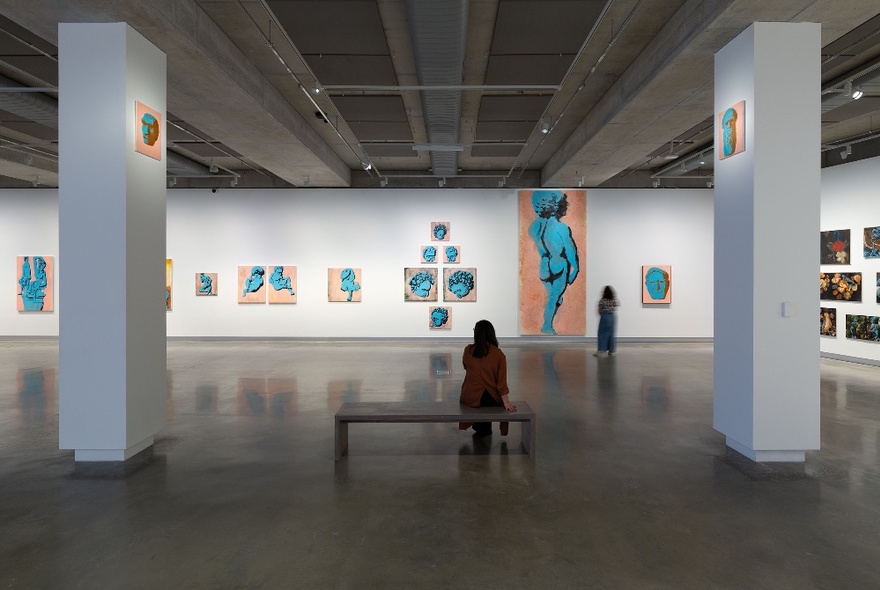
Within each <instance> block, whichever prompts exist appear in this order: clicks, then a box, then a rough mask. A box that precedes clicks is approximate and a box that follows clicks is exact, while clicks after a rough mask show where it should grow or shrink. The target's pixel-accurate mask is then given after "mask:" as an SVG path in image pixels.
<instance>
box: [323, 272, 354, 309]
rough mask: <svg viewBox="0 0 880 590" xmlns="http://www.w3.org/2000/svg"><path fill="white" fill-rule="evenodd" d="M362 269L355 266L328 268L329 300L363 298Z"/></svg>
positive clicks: (351, 300)
mask: <svg viewBox="0 0 880 590" xmlns="http://www.w3.org/2000/svg"><path fill="white" fill-rule="evenodd" d="M361 280H362V277H361V269H359V268H353V267H350V266H348V267H345V268H328V269H327V300H328V301H346V302H356V301H360V300H361Z"/></svg>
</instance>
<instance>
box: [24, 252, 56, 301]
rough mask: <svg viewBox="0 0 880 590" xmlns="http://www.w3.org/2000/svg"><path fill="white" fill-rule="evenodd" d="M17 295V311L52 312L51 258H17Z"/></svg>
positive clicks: (53, 281)
mask: <svg viewBox="0 0 880 590" xmlns="http://www.w3.org/2000/svg"><path fill="white" fill-rule="evenodd" d="M16 268H17V269H18V271H17V275H16V280H17V286H18V288H17V293H16V299H15V305H16V309H17V310H18V311H52V310H53V309H54V305H53V304H54V299H53V287H54V283H55V265H54V259H53V258H52V257H51V256H18V257H17V258H16Z"/></svg>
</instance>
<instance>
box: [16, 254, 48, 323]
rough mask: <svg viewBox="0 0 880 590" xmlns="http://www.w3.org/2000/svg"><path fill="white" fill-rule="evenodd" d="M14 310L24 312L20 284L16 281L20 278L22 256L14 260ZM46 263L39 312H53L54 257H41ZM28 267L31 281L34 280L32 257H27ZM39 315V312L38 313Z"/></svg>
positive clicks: (22, 262)
mask: <svg viewBox="0 0 880 590" xmlns="http://www.w3.org/2000/svg"><path fill="white" fill-rule="evenodd" d="M15 261H16V262H15V293H16V295H15V308H16V309H17V310H18V311H24V302H23V301H22V300H21V284H20V283H19V282H18V280H19V279H20V278H21V267H22V265H23V264H24V256H16V258H15ZM43 261H45V263H46V269H45V270H46V288H45V289H43V294H44V296H43V309H42V310H40V311H54V310H55V257H54V256H43ZM28 265H29V266H30V269H31V280H32V281H33V280H34V256H28ZM38 313H39V312H38Z"/></svg>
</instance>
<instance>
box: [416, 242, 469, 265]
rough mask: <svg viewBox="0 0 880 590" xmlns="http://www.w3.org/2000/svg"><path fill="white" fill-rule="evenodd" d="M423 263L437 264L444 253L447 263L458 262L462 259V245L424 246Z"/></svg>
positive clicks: (444, 259) (444, 260)
mask: <svg viewBox="0 0 880 590" xmlns="http://www.w3.org/2000/svg"><path fill="white" fill-rule="evenodd" d="M421 251H422V264H436V263H437V262H438V261H439V260H440V253H441V252H442V254H443V262H444V263H445V264H458V262H459V260H460V259H461V246H452V245H450V246H441V247H440V248H439V250H438V247H437V246H422V249H421Z"/></svg>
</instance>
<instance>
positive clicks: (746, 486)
mask: <svg viewBox="0 0 880 590" xmlns="http://www.w3.org/2000/svg"><path fill="white" fill-rule="evenodd" d="M462 344H463V343H441V344H438V343H412V342H407V343H308V344H305V343H260V342H244V343H238V342H236V343H229V342H222V343H192V342H188V343H187V342H172V343H170V344H169V346H168V369H169V371H168V383H169V389H170V391H169V394H168V397H167V404H166V411H167V417H168V427H167V428H166V429H165V430H164V431H162V432H161V433H160V435H159V436H158V439H157V444H156V445H155V450H154V453H153V456H152V458H151V459H149V460H147V461H145V462H143V464H141V465H140V468H137V469H135V468H132V469H130V470H128V472H120V471H119V470H107V471H106V472H102V471H101V470H81V469H79V468H78V467H76V466H75V465H74V462H73V458H72V452H71V451H59V450H58V448H57V446H58V439H57V436H58V435H57V429H58V416H57V408H58V398H57V382H58V374H57V367H58V358H57V355H58V349H57V345H56V344H55V343H54V342H21V341H6V342H0V588H88V589H93V588H101V589H107V588H113V589H116V588H125V589H127V588H145V589H146V588H150V589H152V588H169V589H182V588H306V589H312V588H314V589H324V588H328V589H329V588H357V589H361V588H395V589H400V588H407V589H410V588H419V589H421V588H444V589H445V588H492V587H501V588H536V589H544V588H605V589H617V588H624V589H628V588H636V589H640V588H648V589H653V588H675V589H691V588H693V589H701V590H702V589H713V588H719V589H721V588H723V589H763V588H768V589H774V590H782V589H789V588H791V589H799V590H802V589H808V588H828V589H835V590H838V589H849V588H853V589H863V588H864V589H875V588H880V467H878V455H880V436H878V430H880V368H876V367H866V366H860V365H853V364H847V363H842V362H837V361H822V369H821V375H822V383H821V398H822V449H821V450H819V451H813V452H809V453H808V456H807V462H806V466H805V469H804V470H803V471H802V472H801V473H797V472H790V471H776V470H761V469H749V468H747V466H744V465H743V464H741V463H739V462H738V461H736V460H735V458H734V457H731V456H729V455H727V453H726V451H725V445H724V439H723V437H722V436H721V435H720V434H718V433H717V432H715V431H714V430H713V429H712V426H711V424H712V392H711V389H712V348H711V346H710V345H703V344H650V345H645V344H628V345H627V344H625V345H623V346H622V347H621V350H620V352H619V355H618V356H617V357H614V358H598V359H597V358H594V357H592V356H591V354H590V353H591V352H592V350H590V349H589V347H588V346H586V345H580V344H547V345H538V344H518V345H513V344H510V345H505V344H502V346H503V348H504V349H505V351H506V352H507V355H508V359H509V364H510V382H511V389H512V391H513V394H512V396H511V398H512V399H524V400H527V401H528V402H529V403H530V404H531V406H532V407H533V408H534V409H535V411H536V412H537V414H538V431H537V457H536V458H535V459H534V460H532V459H530V458H529V457H528V456H526V455H524V454H523V451H522V448H521V447H520V446H519V442H520V438H519V437H520V433H519V427H518V426H513V427H512V428H511V432H510V435H509V436H507V437H501V436H500V435H499V434H498V433H497V432H496V434H494V435H493V437H492V438H491V439H489V440H487V441H483V440H479V439H478V440H474V439H473V438H472V436H471V435H470V434H469V433H467V432H459V431H458V430H457V428H456V427H455V426H454V425H435V424H428V425H419V424H412V425H410V424H399V425H372V424H358V425H353V426H352V427H351V429H350V454H349V455H348V456H346V457H344V458H343V460H342V461H340V462H339V463H336V462H334V461H333V420H332V418H333V413H334V411H335V410H336V408H337V407H338V406H339V404H340V403H341V402H343V401H347V400H362V401H366V400H422V401H432V400H443V399H457V396H458V387H459V384H460V382H461V379H462V369H461V366H460V362H459V358H460V357H459V355H460V350H461V346H462ZM135 467H137V465H136V466H135Z"/></svg>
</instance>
